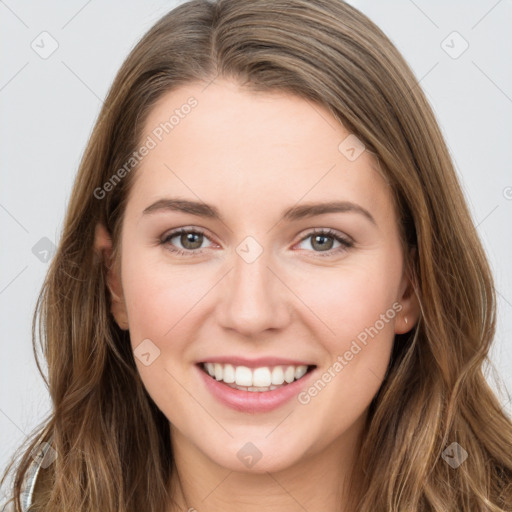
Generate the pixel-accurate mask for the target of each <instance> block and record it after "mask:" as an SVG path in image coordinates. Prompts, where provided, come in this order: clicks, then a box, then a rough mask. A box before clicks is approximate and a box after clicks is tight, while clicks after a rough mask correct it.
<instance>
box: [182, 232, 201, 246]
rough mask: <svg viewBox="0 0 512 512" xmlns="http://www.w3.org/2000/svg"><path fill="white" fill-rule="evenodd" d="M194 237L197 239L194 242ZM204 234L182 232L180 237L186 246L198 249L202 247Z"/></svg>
mask: <svg viewBox="0 0 512 512" xmlns="http://www.w3.org/2000/svg"><path fill="white" fill-rule="evenodd" d="M194 237H196V238H197V239H196V240H195V242H194ZM202 237H203V235H202V234H201V233H182V235H181V237H180V243H181V244H182V245H183V247H185V248H186V249H198V248H199V247H201V244H202V243H203V238H202ZM189 243H191V244H192V247H190V246H188V244H189Z"/></svg>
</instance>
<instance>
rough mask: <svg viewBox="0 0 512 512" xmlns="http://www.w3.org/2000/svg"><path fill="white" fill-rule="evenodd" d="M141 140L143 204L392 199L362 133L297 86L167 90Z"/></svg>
mask: <svg viewBox="0 0 512 512" xmlns="http://www.w3.org/2000/svg"><path fill="white" fill-rule="evenodd" d="M141 141H142V142H143V143H144V141H151V146H152V148H151V150H150V151H148V152H147V155H146V156H145V157H144V158H143V159H142V160H141V162H140V164H139V167H138V168H137V170H136V171H135V174H136V176H135V178H136V179H135V183H134V187H133V188H134V194H133V196H134V200H136V201H138V202H140V204H139V205H138V207H139V209H140V208H141V207H142V209H143V208H144V206H147V204H146V203H148V201H150V200H155V199H158V198H160V197H164V196H165V195H166V194H172V195H173V196H176V195H180V196H182V197H187V198H193V199H196V200H197V199H198V198H200V199H202V200H204V201H206V202H209V203H216V204H217V205H218V206H219V207H220V208H222V205H221V204H220V203H221V202H222V203H223V204H224V206H225V207H226V208H229V207H233V208H235V207H237V206H238V208H244V209H247V208H252V207H254V206H257V205H258V204H261V202H262V201H264V202H266V203H267V204H269V202H272V203H273V204H276V207H278V208H279V210H281V209H282V206H283V205H284V204H286V205H288V204H293V203H297V202H298V201H300V200H301V199H304V200H307V201H316V200H322V199H323V200H338V199H350V200H356V201H359V202H361V203H362V205H364V206H370V205H373V207H374V208H379V207H381V208H384V209H388V210H389V207H390V191H389V190H388V187H387V184H386V182H385V180H384V179H383V177H382V176H381V174H380V172H379V171H378V170H377V162H376V160H375V158H374V157H373V155H371V154H370V153H369V152H367V151H362V153H361V154H360V155H359V156H357V155H358V154H359V152H360V151H361V149H362V148H361V147H360V146H359V145H358V140H357V139H356V138H355V137H354V135H352V134H350V132H348V131H347V130H346V129H345V127H344V126H343V125H342V124H341V123H340V122H339V121H338V120H337V119H336V118H335V117H333V116H332V114H331V113H330V112H329V111H328V110H327V109H326V108H324V107H322V106H320V105H318V104H316V103H313V102H311V101H309V100H306V99H303V98H300V97H298V96H295V95H292V94H288V93H284V92H258V93H255V92H252V91H249V90H247V89H244V88H243V87H241V86H239V85H238V84H236V83H234V82H231V81H227V80H220V79H218V80H216V81H214V82H212V83H211V84H209V85H207V84H203V83H193V84H187V85H185V86H182V87H180V88H178V89H175V90H173V91H170V92H168V93H166V94H165V95H164V96H163V97H162V98H160V100H159V102H158V103H157V104H156V105H155V107H154V108H153V109H152V111H151V112H150V114H149V115H148V117H147V119H146V123H145V126H144V132H143V136H142V139H141ZM148 145H149V144H148ZM347 148H348V149H349V152H348V153H347ZM351 149H353V151H352V152H350V150H351ZM354 156H356V157H357V158H355V159H354ZM142 203H144V205H143V204H142ZM388 213H389V212H388Z"/></svg>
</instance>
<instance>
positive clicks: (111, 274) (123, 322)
mask: <svg viewBox="0 0 512 512" xmlns="http://www.w3.org/2000/svg"><path fill="white" fill-rule="evenodd" d="M94 250H95V251H96V252H97V253H98V254H99V255H100V257H101V259H102V261H103V262H104V264H105V266H106V268H107V270H108V273H107V286H108V289H109V291H110V298H111V308H110V311H111V313H112V315H113V316H114V318H115V320H116V322H117V325H119V327H120V328H121V329H123V330H127V329H128V314H127V311H126V305H125V302H124V296H123V289H122V285H121V276H120V275H119V270H118V265H116V261H114V259H113V256H112V255H113V247H112V238H111V237H110V234H109V233H108V231H107V229H106V228H105V226H103V224H101V223H98V224H96V231H95V236H94Z"/></svg>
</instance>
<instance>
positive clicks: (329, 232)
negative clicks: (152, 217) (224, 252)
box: [160, 228, 354, 258]
mask: <svg viewBox="0 0 512 512" xmlns="http://www.w3.org/2000/svg"><path fill="white" fill-rule="evenodd" d="M185 233H193V234H197V235H204V236H206V237H207V235H206V233H205V232H204V231H202V230H201V229H198V228H194V229H188V228H179V229H177V230H175V231H172V232H171V233H169V234H168V235H166V236H165V237H164V238H163V239H162V240H160V245H168V247H167V249H168V250H169V251H171V252H173V253H174V254H177V255H178V256H196V255H198V254H202V253H203V251H204V249H197V250H191V249H189V250H184V249H179V248H176V247H174V246H172V245H171V244H170V243H169V242H170V240H171V239H172V238H174V237H175V236H177V235H182V234H185ZM313 235H323V236H326V237H331V238H334V239H335V240H336V241H337V242H339V243H340V244H341V246H340V247H337V248H335V249H329V250H328V251H308V252H315V253H317V255H318V256H319V257H321V258H325V257H332V256H334V255H337V254H339V253H340V252H343V251H346V250H348V249H350V248H351V247H353V246H354V242H353V241H352V240H350V239H348V238H344V237H342V236H340V235H339V234H338V233H337V232H336V231H334V230H333V229H330V228H327V229H317V228H315V229H314V230H313V231H311V232H309V233H308V234H307V235H306V236H304V237H303V238H301V240H299V243H300V242H303V241H304V240H307V239H308V238H310V237H311V236H313ZM207 238H208V237H207Z"/></svg>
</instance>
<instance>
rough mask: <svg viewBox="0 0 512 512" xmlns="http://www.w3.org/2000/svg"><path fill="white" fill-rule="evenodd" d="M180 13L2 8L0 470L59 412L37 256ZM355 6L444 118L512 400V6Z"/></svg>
mask: <svg viewBox="0 0 512 512" xmlns="http://www.w3.org/2000/svg"><path fill="white" fill-rule="evenodd" d="M177 3H181V2H171V1H169V2H165V1H153V2H142V1H136V0H130V1H122V2H121V1H113V0H112V1H108V2H106V1H103V2H99V1H98V0H89V1H84V0H74V1H68V2H57V1H55V0H51V1H48V2H34V1H33V2H20V1H15V0H5V1H2V0H0V49H1V55H0V108H1V110H0V112H1V118H0V147H1V152H0V154H1V157H0V172H1V188H0V225H1V231H0V233H1V241H0V243H1V251H0V321H1V324H0V327H1V333H2V336H1V340H0V343H1V345H0V348H1V351H0V353H1V357H0V439H1V442H0V469H2V470H3V468H4V467H5V466H6V464H7V460H8V457H9V456H10V455H11V454H12V452H13V450H14V449H15V448H16V447H17V446H18V445H19V444H20V443H21V442H22V440H23V439H24V438H25V436H26V434H28V433H29V432H30V431H31V430H32V429H33V428H34V427H35V426H36V425H37V423H38V422H39V421H41V419H42V418H43V416H44V415H45V414H46V413H47V412H48V411H49V408H50V402H49V399H48V394H47V391H46V389H45V387H44V385H43V381H42V379H41V377H40V376H39V374H38V372H37V368H36V366H35V362H34V358H33V354H32V348H31V338H30V329H31V320H32V313H33V309H34V306H35V300H36V297H37V294H38V292H39V289H40V286H41V284H42V282H43V279H44V275H45V272H46V270H47V267H48V263H45V262H44V261H41V259H40V257H39V258H38V257H36V255H35V254H34V253H33V251H32V248H33V247H34V246H35V245H36V244H37V243H38V242H39V241H40V240H41V239H42V238H43V237H46V238H48V239H49V240H50V241H51V242H53V243H55V244H56V243H57V242H58V239H59V235H60V230H61V227H62V220H63V216H64V211H65V208H66V206H67V202H68V199H69V194H70V190H71V185H72V181H73V179H74V176H75V173H76V171H77V168H78V164H79V161H80V158H81V156H82V153H83V150H84V147H85V144H86V141H87V138H88V136H89V134H90V131H91V129H92V126H93V123H94V121H95V119H96V116H97V115H98V113H99V109H100V107H101V104H102V99H103V98H104V97H105V95H106V93H107V90H108V88H109V86H110V84H111V82H112V80H113V78H114V75H115V73H116V72H117V70H118V68H119V67H120V65H121V63H122V61H123V60H124V58H125V57H126V55H127V54H128V52H129V50H130V49H131V48H132V47H133V45H134V44H135V43H136V42H137V40H138V39H139V38H140V37H141V36H142V35H143V33H144V32H146V31H147V30H148V29H149V28H150V26H151V25H153V23H154V22H156V21H157V20H158V19H159V18H160V17H161V16H162V15H163V14H164V13H166V12H167V11H169V10H170V9H172V8H173V7H174V6H175V5H177ZM350 3H351V4H352V5H354V6H355V7H357V8H359V9H360V10H362V11H363V12H364V13H365V14H367V15H368V16H369V17H370V18H371V19H372V20H374V21H375V22H376V23H377V25H379V26H380V27H381V28H382V29H383V30H384V32H386V33H387V34H388V36H389V37H390V38H391V40H392V41H393V42H394V43H395V44H396V45H397V47H398V48H399V50H400V51H401V52H402V53H403V55H404V56H405V58H406V59H407V61H408V62H409V63H410V65H411V67H412V68H413V71H414V72H415V74H416V76H417V78H418V80H419V81H420V84H421V87H422V88H423V90H424V91H425V92H426V93H427V97H428V99H429V101H430V103H431V105H432V106H433V108H434V110H435V113H436V115H437V118H438V120H439V123H440V126H441V129H442V131H443V134H444V135H445V137H446V140H447V143H448V145H449V147H450V151H451V154H452V156H453V159H454V162H455V165H456V168H457V171H458V173H459V177H460V180H461V182H462V185H463V188H464V191H465V193H466V196H467V199H468V201H469V204H470V207H471V211H472V214H473V218H474V221H475V224H476V225H477V226H478V232H479V234H480V236H481V239H482V240H483V243H484V245H485V248H486V250H487V253H488V256H489V259H490V262H491V265H492V268H493V271H494V275H495V278H496V284H497V288H498V292H499V295H498V298H499V304H498V315H499V322H498V333H497V336H496V343H495V346H494V348H493V351H492V360H493V362H494V363H495V365H496V367H497V370H498V372H499V374H500V375H501V378H502V380H503V383H504V385H505V386H506V387H507V388H508V389H509V390H511V391H512V346H511V341H510V339H511V331H512V319H511V316H512V315H511V313H512V270H511V266H510V262H511V261H512V237H511V227H510V226H511V222H510V220H511V219H512V172H511V161H512V122H511V119H512V67H511V64H510V63H511V62H512V59H511V54H512V51H511V50H512V30H510V27H512V1H511V0H501V1H496V0H479V1H476V0H472V1H463V0H457V1H452V2H450V3H449V4H448V3H447V2H444V1H440V0H439V1H430V2H428V1H426V0H421V1H420V0H416V1H415V2H413V1H412V0H393V1H388V2H379V1H376V0H373V1H370V0H352V1H351V2H350ZM43 31H47V32H48V33H49V34H50V35H51V38H53V39H54V40H55V41H56V42H57V43H58V48H57V49H56V51H55V52H54V53H53V54H52V55H50V56H48V57H47V58H45V59H44V58H42V57H41V56H40V55H39V54H38V53H37V52H36V51H35V50H34V49H33V48H32V47H31V45H33V46H35V47H36V48H38V51H39V52H43V51H48V50H49V49H50V48H51V44H52V41H51V39H50V38H49V37H48V36H40V34H41V33H42V32H43ZM453 31H456V32H458V33H459V34H460V36H461V37H462V38H464V40H465V41H467V43H468V44H469V47H468V49H467V50H466V51H465V52H464V53H462V54H461V55H460V56H458V58H453V56H455V55H456V54H457V53H459V52H460V50H461V49H462V48H463V46H462V45H463V44H464V41H463V40H462V39H461V38H460V37H459V36H457V35H455V36H453V35H451V36H450V34H452V32H453ZM448 36H450V37H448ZM447 37H448V39H447ZM44 38H46V39H44ZM443 41H445V42H444V43H443ZM37 45H39V46H37ZM445 50H447V51H448V52H451V54H452V56H450V55H449V54H448V53H447V52H446V51H445ZM39 243H43V244H44V243H45V242H39ZM490 383H491V385H492V386H493V387H494V388H495V389H496V385H495V383H494V381H493V380H491V381H490ZM500 396H502V403H503V406H504V408H505V410H506V411H507V412H510V409H511V403H510V402H509V400H508V398H507V397H506V396H505V395H500Z"/></svg>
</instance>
